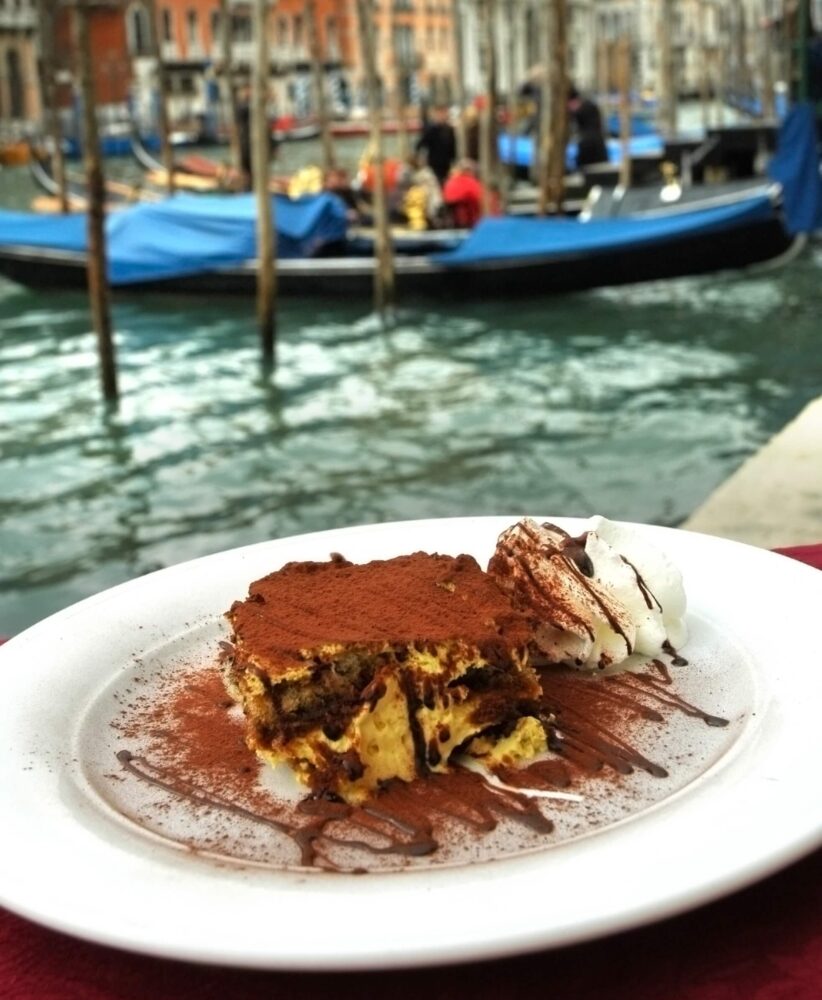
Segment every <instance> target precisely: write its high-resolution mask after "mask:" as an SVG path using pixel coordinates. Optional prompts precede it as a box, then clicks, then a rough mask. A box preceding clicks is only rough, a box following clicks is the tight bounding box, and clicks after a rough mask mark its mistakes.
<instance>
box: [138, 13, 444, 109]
mask: <svg viewBox="0 0 822 1000" xmlns="http://www.w3.org/2000/svg"><path fill="white" fill-rule="evenodd" d="M453 3H454V0H377V5H376V7H375V23H376V27H377V39H378V42H377V59H378V73H379V75H380V78H381V80H382V88H383V97H384V101H385V103H386V104H391V103H394V102H395V101H396V100H397V99H401V100H403V102H404V103H406V104H408V103H416V102H417V101H418V100H419V99H420V98H421V97H422V96H423V95H428V96H430V97H431V98H433V99H438V100H450V99H451V97H452V95H453V92H454V88H453V66H454V38H453V22H452V18H453V16H454V7H453ZM126 6H127V8H128V14H127V17H128V18H129V19H130V22H131V27H130V28H129V33H130V38H131V47H132V52H133V54H134V55H135V56H139V54H140V45H139V44H136V40H137V39H138V38H141V37H143V36H144V34H145V27H143V28H142V29H141V28H140V27H139V25H140V21H141V18H143V16H144V14H143V13H142V10H141V8H142V4H141V3H140V2H139V0H133V2H131V3H129V4H127V5H126ZM311 6H312V5H311V4H310V3H309V2H308V0H278V2H277V3H276V4H272V6H271V11H270V14H269V25H268V38H269V50H270V53H271V79H272V98H273V100H274V102H275V104H276V107H277V109H278V111H279V112H280V113H281V114H293V115H296V116H298V117H301V116H304V115H308V114H310V113H311V111H312V110H313V98H312V79H311V53H310V51H309V47H310V33H309V25H308V21H307V19H308V17H309V16H310V10H311ZM220 7H221V5H220V2H219V0H157V8H158V16H159V20H160V32H161V40H162V52H163V58H164V60H165V62H166V65H167V67H168V70H169V76H170V80H171V86H172V92H173V96H172V117H174V118H175V119H176V120H181V119H184V118H187V117H188V118H191V117H195V116H198V115H199V114H201V113H203V111H204V110H207V109H206V105H207V104H208V102H209V100H210V98H209V94H208V86H207V79H208V77H209V76H211V77H220V76H221V75H222V43H221V31H222V28H221V18H220ZM229 7H230V11H231V20H232V25H231V33H232V60H233V69H234V72H235V73H236V74H237V75H239V76H240V77H242V75H243V74H247V73H248V71H249V69H250V67H251V65H252V62H253V59H254V39H253V32H252V4H251V3H249V2H245V0H231V2H230V4H229ZM313 8H314V11H315V18H316V20H315V24H316V30H317V37H318V44H319V50H320V55H321V59H322V63H323V69H324V77H325V85H326V94H327V98H328V99H329V101H330V105H331V108H332V111H334V112H335V113H337V114H341V115H342V114H346V113H347V112H348V111H350V109H351V106H352V104H358V105H363V104H364V87H363V77H364V74H363V61H362V58H361V53H360V45H359V34H358V24H357V12H356V2H355V0H314V3H313ZM146 72H147V71H146Z"/></svg>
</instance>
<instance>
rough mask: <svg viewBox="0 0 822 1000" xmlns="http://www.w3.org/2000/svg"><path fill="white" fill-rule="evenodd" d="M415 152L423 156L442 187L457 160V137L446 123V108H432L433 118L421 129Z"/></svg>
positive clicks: (451, 127)
mask: <svg viewBox="0 0 822 1000" xmlns="http://www.w3.org/2000/svg"><path fill="white" fill-rule="evenodd" d="M416 150H417V152H418V153H424V154H425V161H426V163H427V164H428V166H429V167H430V168H431V169H432V170H433V171H434V174H435V176H436V178H437V180H438V181H439V183H440V187H442V185H443V184H444V183H445V179H446V177H447V176H448V173H449V171H450V170H451V167H452V165H453V163H454V160H456V158H457V136H456V133H455V132H454V127H453V125H452V124H451V123H450V122H449V121H448V108H447V107H445V106H444V105H438V106H437V107H436V108H434V114H433V118H432V120H431V121H430V122H428V123H427V124H426V126H425V128H424V129H423V131H422V135H421V136H420V138H419V140H418V141H417V146H416Z"/></svg>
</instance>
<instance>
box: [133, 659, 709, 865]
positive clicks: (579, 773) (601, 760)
mask: <svg viewBox="0 0 822 1000" xmlns="http://www.w3.org/2000/svg"><path fill="white" fill-rule="evenodd" d="M672 652H673V651H672ZM674 662H676V661H675V660H674ZM541 680H542V688H543V694H542V698H541V701H540V709H541V712H542V715H543V719H544V723H545V726H546V730H547V732H548V736H549V748H550V749H551V750H552V751H553V752H554V754H555V755H556V756H554V757H550V758H547V759H541V760H537V761H534V762H532V763H531V764H529V765H527V766H525V767H506V766H500V767H498V768H495V773H496V775H497V776H498V777H499V778H500V779H501V780H502V781H503V782H505V785H506V786H508V787H505V788H500V787H498V786H496V785H493V784H491V783H489V782H488V781H487V780H486V779H485V777H484V776H483V775H481V774H478V773H476V772H475V771H473V770H467V769H466V768H463V767H460V766H458V765H455V766H452V768H451V769H450V770H449V771H448V773H445V774H431V773H425V772H423V773H424V774H425V776H424V777H422V778H420V779H418V780H416V781H414V782H411V783H404V782H402V781H392V782H389V783H388V784H387V785H386V786H385V787H384V788H383V789H382V790H381V791H380V793H379V794H378V795H376V796H375V797H373V798H372V799H370V800H369V801H368V802H366V803H365V804H364V805H362V806H350V805H348V804H346V803H344V802H341V801H339V800H338V799H336V798H334V797H326V796H309V797H306V798H305V799H303V800H302V801H300V802H299V803H297V804H296V806H292V807H288V806H286V805H284V804H282V803H279V802H277V801H276V800H274V799H273V798H272V799H267V798H266V797H265V796H262V797H261V796H260V795H257V796H256V797H254V798H253V801H251V800H250V801H249V802H248V803H247V804H243V802H242V801H235V800H234V799H232V798H231V797H228V796H226V795H223V794H220V793H219V792H215V791H214V790H213V788H212V787H210V783H209V781H208V775H207V774H204V775H202V776H197V775H195V777H194V780H192V778H191V777H190V776H187V775H186V773H184V771H183V769H182V768H181V767H180V766H176V767H175V764H174V762H173V761H172V762H170V763H165V762H164V763H162V764H159V763H157V762H156V761H152V760H148V759H147V758H146V757H145V756H140V755H136V754H134V753H132V752H131V751H130V750H127V749H122V750H120V751H119V752H118V753H117V760H118V761H119V763H120V765H121V767H122V768H123V770H124V771H125V772H126V773H127V774H128V775H130V776H131V777H134V778H136V779H138V780H140V781H142V782H146V783H148V784H149V785H152V786H154V787H156V788H159V789H162V790H163V791H165V792H167V793H169V794H171V795H173V796H175V797H176V798H179V799H182V800H185V801H187V802H189V803H190V804H191V805H193V806H195V807H204V808H206V809H210V810H217V811H219V812H222V813H225V814H229V815H234V816H237V817H239V818H241V819H243V820H245V821H250V822H252V823H254V824H261V825H263V826H266V827H268V828H270V829H271V830H273V831H275V832H276V833H278V834H280V835H282V836H284V837H286V838H288V839H290V840H291V841H292V843H293V844H294V845H295V846H296V848H297V851H298V853H299V858H300V861H299V863H300V865H301V866H303V867H308V868H318V869H323V870H327V871H342V870H345V871H352V870H353V871H366V870H368V865H367V858H368V857H369V856H375V857H377V856H382V855H394V856H398V857H405V858H408V859H411V858H422V857H427V856H431V855H433V854H434V853H435V852H436V851H437V850H438V848H439V847H440V845H441V841H442V837H443V835H444V834H443V831H444V830H445V829H446V828H448V827H449V826H450V827H452V828H453V827H454V824H456V826H457V828H459V827H462V828H463V829H465V830H467V831H469V832H473V833H474V834H477V835H480V836H482V835H487V834H489V833H490V832H491V831H493V830H494V829H496V828H497V826H498V825H499V823H500V822H504V823H507V824H511V823H513V824H516V825H519V826H521V827H524V828H526V829H528V830H530V831H533V832H535V833H537V834H540V835H545V836H548V835H550V834H551V833H552V831H553V830H554V824H553V822H552V820H551V819H550V818H549V817H548V816H546V815H545V814H544V813H543V811H542V808H544V801H543V803H542V806H541V805H540V803H539V801H538V800H536V799H535V798H534V797H533V796H530V795H528V794H526V791H525V790H551V789H565V788H569V787H573V786H574V785H575V784H576V783H577V782H578V781H579V780H580V779H582V778H586V777H587V778H590V777H591V776H592V775H598V774H603V773H607V772H608V771H611V772H612V773H615V774H619V775H626V774H630V773H631V772H632V771H634V770H642V771H646V772H647V773H649V774H651V775H652V776H654V777H657V778H664V777H666V776H667V774H668V772H667V770H666V769H665V768H664V767H662V766H661V765H660V764H658V763H656V762H654V761H652V760H649V759H648V758H647V757H646V756H644V755H643V754H642V753H640V752H639V750H637V749H636V747H634V746H633V745H632V744H631V743H630V741H629V739H627V738H626V736H625V735H623V730H625V729H626V726H625V723H626V722H628V723H630V720H631V719H633V720H640V721H641V722H642V723H652V724H661V723H663V722H664V721H665V719H666V717H667V716H668V715H670V714H671V713H672V712H679V713H682V714H684V715H686V716H688V717H691V718H696V719H701V720H702V721H703V722H704V723H705V724H707V725H709V726H724V725H726V724H727V721H726V720H724V719H720V718H718V717H717V716H714V715H710V714H709V713H707V712H704V711H703V710H702V709H700V708H698V707H696V706H695V705H692V704H691V703H690V702H687V701H685V700H684V699H682V698H681V697H679V696H678V695H677V694H676V693H675V692H674V690H673V689H672V686H673V680H672V677H671V673H670V670H669V668H668V666H667V665H666V664H665V663H664V662H662V661H661V660H654V661H653V662H652V663H650V664H649V666H648V668H647V670H646V671H645V672H643V673H627V672H626V673H621V674H616V675H613V676H608V677H602V676H601V675H597V676H592V675H589V674H582V673H580V672H578V671H574V670H572V669H570V668H556V667H551V668H544V669H543V672H542V676H541ZM632 725H633V724H630V725H628V727H627V728H628V729H631V726H632ZM426 749H427V748H425V747H424V746H422V745H421V741H420V743H419V745H418V747H417V751H418V755H419V756H420V763H424V759H425V758H424V752H425V751H426ZM200 777H202V780H201V781H200V780H199V779H200ZM519 789H522V790H523V791H520V790H519ZM340 851H342V852H343V856H347V857H350V855H351V852H352V851H353V852H354V854H355V857H357V858H359V857H362V858H363V862H362V867H359V868H357V867H352V865H351V863H350V862H346V863H340V862H339V861H338V860H336V859H338V858H339V856H340Z"/></svg>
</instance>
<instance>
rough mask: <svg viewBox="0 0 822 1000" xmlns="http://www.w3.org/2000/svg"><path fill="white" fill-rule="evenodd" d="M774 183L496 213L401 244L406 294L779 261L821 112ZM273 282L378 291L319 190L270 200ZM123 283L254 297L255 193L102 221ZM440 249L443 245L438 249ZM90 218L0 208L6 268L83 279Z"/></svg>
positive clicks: (815, 204)
mask: <svg viewBox="0 0 822 1000" xmlns="http://www.w3.org/2000/svg"><path fill="white" fill-rule="evenodd" d="M771 176H772V178H773V183H770V184H768V185H767V186H764V187H761V188H759V189H754V190H747V189H744V188H743V189H741V190H738V191H736V192H726V193H725V194H724V196H723V197H722V198H720V199H719V201H718V203H714V204H708V203H706V202H704V201H703V202H701V203H700V202H699V201H698V200H697V201H695V202H694V203H693V204H692V205H688V204H681V205H678V206H670V205H669V206H668V207H667V208H666V209H665V210H664V211H663V210H649V211H644V212H643V211H638V212H635V213H629V214H627V215H625V216H624V217H621V216H614V215H609V216H608V217H605V218H595V217H591V216H584V215H583V216H581V217H579V218H573V219H568V218H521V217H513V216H506V217H500V218H494V217H488V218H485V219H483V220H481V222H480V223H479V225H478V226H477V227H476V228H475V229H474V230H472V231H471V232H469V233H467V234H465V235H462V234H459V233H451V234H449V240H450V242H444V241H438V238H437V236H436V234H433V235H430V234H424V233H423V234H420V235H419V236H417V237H416V238H415V239H414V240H413V241H407V242H400V241H397V243H396V246H395V251H396V256H395V267H396V274H397V284H398V288H399V292H400V294H401V295H402V296H404V297H406V298H411V297H414V296H425V297H442V298H446V299H448V300H450V301H452V302H453V301H455V300H460V299H465V300H473V299H479V298H486V297H493V298H512V297H514V296H517V295H523V294H538V295H544V294H548V293H560V292H570V291H578V290H583V289H589V288H596V287H601V286H607V285H621V284H626V283H632V282H639V281H650V280H655V279H659V278H672V277H680V276H686V275H699V274H710V273H714V272H718V271H728V270H732V269H739V268H744V267H748V266H750V265H756V264H763V263H766V262H769V263H781V262H785V261H787V260H789V259H790V257H791V255H792V254H794V253H796V252H798V250H799V249H801V247H802V245H803V244H804V241H805V239H806V234H807V233H809V232H812V231H813V230H814V229H815V228H816V227H817V226H819V225H822V179H821V178H820V172H819V160H818V154H817V150H816V133H815V119H814V112H813V109H812V108H811V106H810V105H802V106H798V107H797V108H796V109H794V110H793V111H792V112H791V114H790V115H789V116H788V118H787V119H786V121H785V123H784V125H783V130H782V133H781V135H780V147H779V149H778V150H777V155H776V157H775V158H774V161H773V162H772V164H771ZM272 198H273V199H274V207H275V219H276V222H277V264H276V266H277V274H278V287H279V290H280V291H281V292H282V294H284V295H292V294H293V295H304V296H318V295H333V296H336V297H351V296H362V297H364V298H367V297H369V296H370V293H371V288H372V284H373V279H374V270H375V260H374V254H373V239H369V238H365V237H364V235H363V234H362V233H360V234H356V235H352V233H351V232H350V231H349V219H348V212H347V209H346V206H345V205H344V203H343V202H342V200H341V199H340V198H338V197H337V196H336V195H334V194H332V193H329V192H324V193H321V194H318V195H312V196H307V197H304V198H300V199H297V200H292V199H289V198H288V197H286V196H284V195H272ZM106 228H107V262H108V268H109V275H108V276H109V282H110V284H111V286H112V287H113V288H114V289H115V290H121V291H127V290H131V291H133V292H136V291H142V290H146V289H149V290H152V291H157V292H161V291H168V292H184V291H193V292H204V293H206V294H209V295H213V294H217V293H226V294H227V293H233V294H246V295H247V294H252V293H253V292H254V291H255V289H256V281H257V263H256V260H255V252H256V199H255V197H254V196H253V195H249V194H245V195H203V196H194V195H178V196H177V197H174V198H169V199H166V200H165V201H163V202H160V203H157V204H137V205H132V206H130V207H127V208H124V209H123V210H122V211H120V212H116V213H111V214H110V215H109V216H108V217H107V220H106ZM443 243H444V245H443ZM85 248H86V226H85V220H84V217H83V216H60V217H57V218H50V219H45V218H43V217H41V216H37V215H32V214H27V213H15V212H0V274H4V275H6V276H7V277H9V278H11V279H12V280H14V281H17V282H19V283H21V284H23V285H28V286H32V287H47V288H48V287H50V288H58V287H67V288H68V287H82V286H84V285H85V283H86V252H85Z"/></svg>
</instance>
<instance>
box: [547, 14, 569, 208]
mask: <svg viewBox="0 0 822 1000" xmlns="http://www.w3.org/2000/svg"><path fill="white" fill-rule="evenodd" d="M550 16H551V17H552V21H553V25H552V31H551V38H552V41H553V46H552V58H551V63H550V71H549V76H550V81H551V89H550V94H551V104H552V107H551V124H550V144H549V146H548V151H547V156H546V166H545V182H546V185H547V188H546V191H545V193H544V195H541V201H542V203H543V213H544V206H546V205H547V206H548V207H549V209H550V211H551V212H553V213H559V212H561V211H562V203H563V201H564V199H565V147H566V145H567V138H568V3H567V0H552V2H551V10H550Z"/></svg>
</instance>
